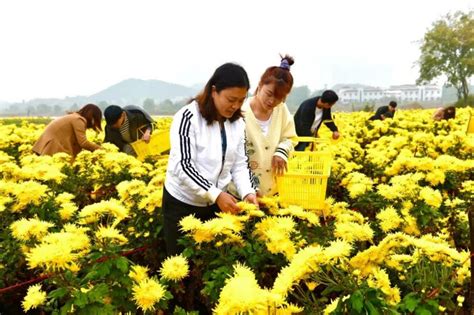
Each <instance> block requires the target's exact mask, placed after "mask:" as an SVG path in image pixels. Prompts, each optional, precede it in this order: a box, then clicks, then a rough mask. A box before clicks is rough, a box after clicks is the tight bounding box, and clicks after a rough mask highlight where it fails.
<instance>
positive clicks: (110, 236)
mask: <svg viewBox="0 0 474 315" xmlns="http://www.w3.org/2000/svg"><path fill="white" fill-rule="evenodd" d="M95 237H96V238H97V239H99V240H106V241H107V240H110V241H112V242H115V241H116V242H118V243H119V244H125V243H127V242H128V239H127V238H126V237H125V236H123V235H122V233H120V231H119V230H117V229H116V228H114V227H112V226H99V228H98V229H97V231H96V232H95Z"/></svg>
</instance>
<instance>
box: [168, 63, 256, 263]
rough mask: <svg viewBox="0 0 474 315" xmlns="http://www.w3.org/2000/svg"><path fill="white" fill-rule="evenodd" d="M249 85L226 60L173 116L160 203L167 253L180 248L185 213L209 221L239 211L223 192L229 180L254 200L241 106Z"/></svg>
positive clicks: (246, 79)
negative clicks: (181, 227) (179, 242)
mask: <svg viewBox="0 0 474 315" xmlns="http://www.w3.org/2000/svg"><path fill="white" fill-rule="evenodd" d="M249 87H250V84H249V80H248V77H247V73H246V72H245V70H244V68H242V67H241V66H239V65H236V64H233V63H226V64H224V65H222V66H220V67H219V68H217V69H216V71H215V72H214V74H213V75H212V77H211V78H210V79H209V81H208V82H207V84H206V86H205V87H204V90H203V91H202V92H201V93H200V94H199V95H197V96H196V97H195V98H194V99H193V100H192V101H191V102H190V103H189V104H188V105H186V106H184V107H183V108H181V109H180V110H179V111H178V112H177V113H176V114H175V116H174V119H173V123H172V125H171V130H170V134H171V151H170V156H169V160H168V168H167V171H166V180H165V187H164V191H163V207H162V208H163V213H164V228H163V231H164V237H165V242H166V250H167V253H168V255H175V254H178V253H179V252H180V251H181V250H182V248H180V247H179V246H178V244H177V240H178V238H179V237H180V236H181V234H180V231H179V226H178V224H179V221H180V220H181V219H182V218H183V217H185V216H187V215H190V214H194V215H195V217H197V218H200V219H202V220H207V219H210V218H212V217H214V216H215V213H216V212H218V211H223V212H229V213H237V212H238V211H239V208H238V207H237V205H236V202H237V200H236V199H235V198H234V197H233V196H232V195H231V194H229V193H227V192H226V190H227V186H228V185H229V183H230V182H231V181H232V182H233V183H234V184H235V186H236V188H237V190H238V193H239V195H240V196H243V199H244V200H245V201H247V202H251V203H254V204H256V205H258V203H257V198H256V195H255V187H254V185H253V182H252V180H253V176H252V173H251V171H250V169H249V167H248V158H247V156H246V152H245V123H244V121H243V119H242V113H241V111H240V109H241V107H242V104H243V102H244V100H245V98H246V96H247V92H248V89H249Z"/></svg>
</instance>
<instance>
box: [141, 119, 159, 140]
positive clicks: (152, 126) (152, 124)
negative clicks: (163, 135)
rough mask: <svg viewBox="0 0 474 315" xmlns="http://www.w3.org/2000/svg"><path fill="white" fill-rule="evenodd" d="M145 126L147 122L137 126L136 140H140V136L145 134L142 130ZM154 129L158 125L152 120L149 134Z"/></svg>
mask: <svg viewBox="0 0 474 315" xmlns="http://www.w3.org/2000/svg"><path fill="white" fill-rule="evenodd" d="M146 126H148V124H144V125H141V126H140V127H138V129H137V140H141V138H142V137H143V135H144V134H145V133H144V132H143V131H142V129H143V128H144V127H146ZM156 129H158V125H157V123H156V121H153V122H152V123H151V132H150V134H152V133H153V131H155V130H156Z"/></svg>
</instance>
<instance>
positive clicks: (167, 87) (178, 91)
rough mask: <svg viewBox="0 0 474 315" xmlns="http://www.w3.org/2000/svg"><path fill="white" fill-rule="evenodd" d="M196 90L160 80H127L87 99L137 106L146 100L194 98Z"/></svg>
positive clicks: (159, 100)
mask: <svg viewBox="0 0 474 315" xmlns="http://www.w3.org/2000/svg"><path fill="white" fill-rule="evenodd" d="M196 92H197V89H194V88H192V87H187V86H184V85H179V84H174V83H169V82H165V81H160V80H140V79H128V80H124V81H122V82H119V83H117V84H115V85H112V86H110V87H108V88H106V89H105V90H102V91H100V92H99V93H96V94H93V95H91V96H89V97H88V98H89V99H90V100H91V101H95V102H101V101H106V102H107V103H109V104H119V105H125V104H138V105H141V104H142V103H143V100H145V99H147V98H151V99H154V100H155V102H158V103H159V102H161V101H164V100H166V99H169V100H174V99H176V98H187V97H191V96H194V95H195V94H196Z"/></svg>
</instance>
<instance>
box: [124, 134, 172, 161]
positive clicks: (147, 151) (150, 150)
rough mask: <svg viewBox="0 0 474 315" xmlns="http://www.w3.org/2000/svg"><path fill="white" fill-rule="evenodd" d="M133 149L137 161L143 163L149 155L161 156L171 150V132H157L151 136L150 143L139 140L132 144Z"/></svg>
mask: <svg viewBox="0 0 474 315" xmlns="http://www.w3.org/2000/svg"><path fill="white" fill-rule="evenodd" d="M131 145H132V147H133V149H134V150H135V152H136V153H137V159H139V160H140V161H143V160H144V159H145V158H146V157H147V156H148V155H160V154H162V153H163V152H166V151H169V150H170V148H171V143H170V131H169V130H155V131H153V133H152V134H151V136H150V142H149V143H146V142H145V141H144V140H137V141H135V142H132V143H131Z"/></svg>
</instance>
